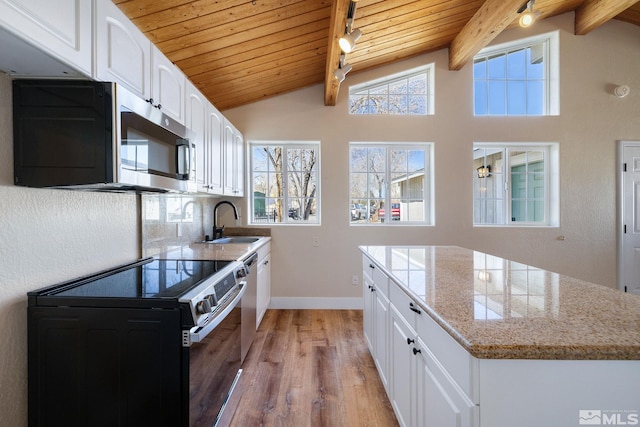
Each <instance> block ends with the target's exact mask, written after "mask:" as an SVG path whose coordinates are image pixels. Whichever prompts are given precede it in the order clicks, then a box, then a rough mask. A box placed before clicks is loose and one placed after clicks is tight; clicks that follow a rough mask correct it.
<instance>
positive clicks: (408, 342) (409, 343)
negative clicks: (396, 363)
mask: <svg viewBox="0 0 640 427" xmlns="http://www.w3.org/2000/svg"><path fill="white" fill-rule="evenodd" d="M414 342H416V340H412V339H411V338H407V345H411V344H412V343H414Z"/></svg>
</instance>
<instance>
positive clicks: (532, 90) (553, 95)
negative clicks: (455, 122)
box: [473, 32, 559, 116]
mask: <svg viewBox="0 0 640 427" xmlns="http://www.w3.org/2000/svg"><path fill="white" fill-rule="evenodd" d="M558 56H559V54H558V33H557V32H554V33H549V34H543V35H540V36H535V37H531V38H527V39H523V40H519V41H517V42H512V43H506V44H501V45H498V46H491V47H488V48H485V49H482V50H481V51H480V53H479V54H478V55H476V56H475V57H474V58H473V96H474V114H475V115H477V116H484V115H488V116H491V115H497V116H541V115H558V114H559V101H558V97H559V87H558V75H559V66H558V62H559V61H558Z"/></svg>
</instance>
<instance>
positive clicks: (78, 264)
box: [0, 73, 139, 427]
mask: <svg viewBox="0 0 640 427" xmlns="http://www.w3.org/2000/svg"><path fill="white" fill-rule="evenodd" d="M137 216H138V214H137V203H136V196H134V195H123V194H99V193H83V192H72V191H64V190H40V189H31V188H22V187H16V186H14V185H13V126H12V112H11V79H9V77H7V76H6V75H5V74H2V73H0V343H1V344H0V414H2V415H0V426H3V427H16V426H26V425H27V338H26V336H27V324H26V321H27V292H28V291H30V290H34V289H38V288H41V287H44V286H48V285H53V284H55V283H59V282H62V281H64V280H68V279H72V278H75V277H78V276H81V275H84V274H88V273H93V272H97V271H100V270H103V269H105V268H108V267H112V266H115V265H119V264H122V263H124V262H129V261H132V260H135V259H136V258H138V253H139V243H138V240H139V237H138V236H139V231H138V221H137Z"/></svg>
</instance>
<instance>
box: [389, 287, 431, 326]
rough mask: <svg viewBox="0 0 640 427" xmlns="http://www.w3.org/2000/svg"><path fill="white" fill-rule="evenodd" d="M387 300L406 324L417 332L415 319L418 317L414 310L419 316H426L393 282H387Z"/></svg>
mask: <svg viewBox="0 0 640 427" xmlns="http://www.w3.org/2000/svg"><path fill="white" fill-rule="evenodd" d="M389 300H390V301H391V304H393V306H394V307H395V308H396V310H398V312H399V313H400V314H401V315H402V317H404V319H405V320H406V322H407V323H408V324H409V325H410V326H411V327H412V328H413V329H414V330H417V326H416V325H417V324H416V317H418V315H417V313H416V312H415V311H414V310H418V311H420V312H421V314H420V316H426V314H425V313H424V312H423V310H422V309H421V308H420V307H418V305H417V304H416V303H414V302H413V299H411V297H410V296H409V295H407V294H406V293H405V292H404V291H403V290H402V289H401V288H400V286H398V284H397V283H395V282H394V281H393V280H389Z"/></svg>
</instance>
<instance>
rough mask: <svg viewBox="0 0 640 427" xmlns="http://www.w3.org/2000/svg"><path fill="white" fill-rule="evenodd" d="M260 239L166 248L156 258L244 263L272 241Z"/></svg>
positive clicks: (263, 237)
mask: <svg viewBox="0 0 640 427" xmlns="http://www.w3.org/2000/svg"><path fill="white" fill-rule="evenodd" d="M255 237H259V240H257V241H256V242H254V243H226V244H218V243H202V242H194V243H191V244H188V245H182V246H173V247H166V248H165V250H164V251H162V252H160V253H159V254H158V255H157V256H156V258H162V259H212V260H222V261H236V260H238V261H242V260H243V259H244V258H245V257H247V256H249V255H251V254H252V253H254V252H256V251H257V250H258V249H260V248H261V247H262V246H263V245H265V244H267V242H270V241H271V237H269V236H255Z"/></svg>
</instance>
